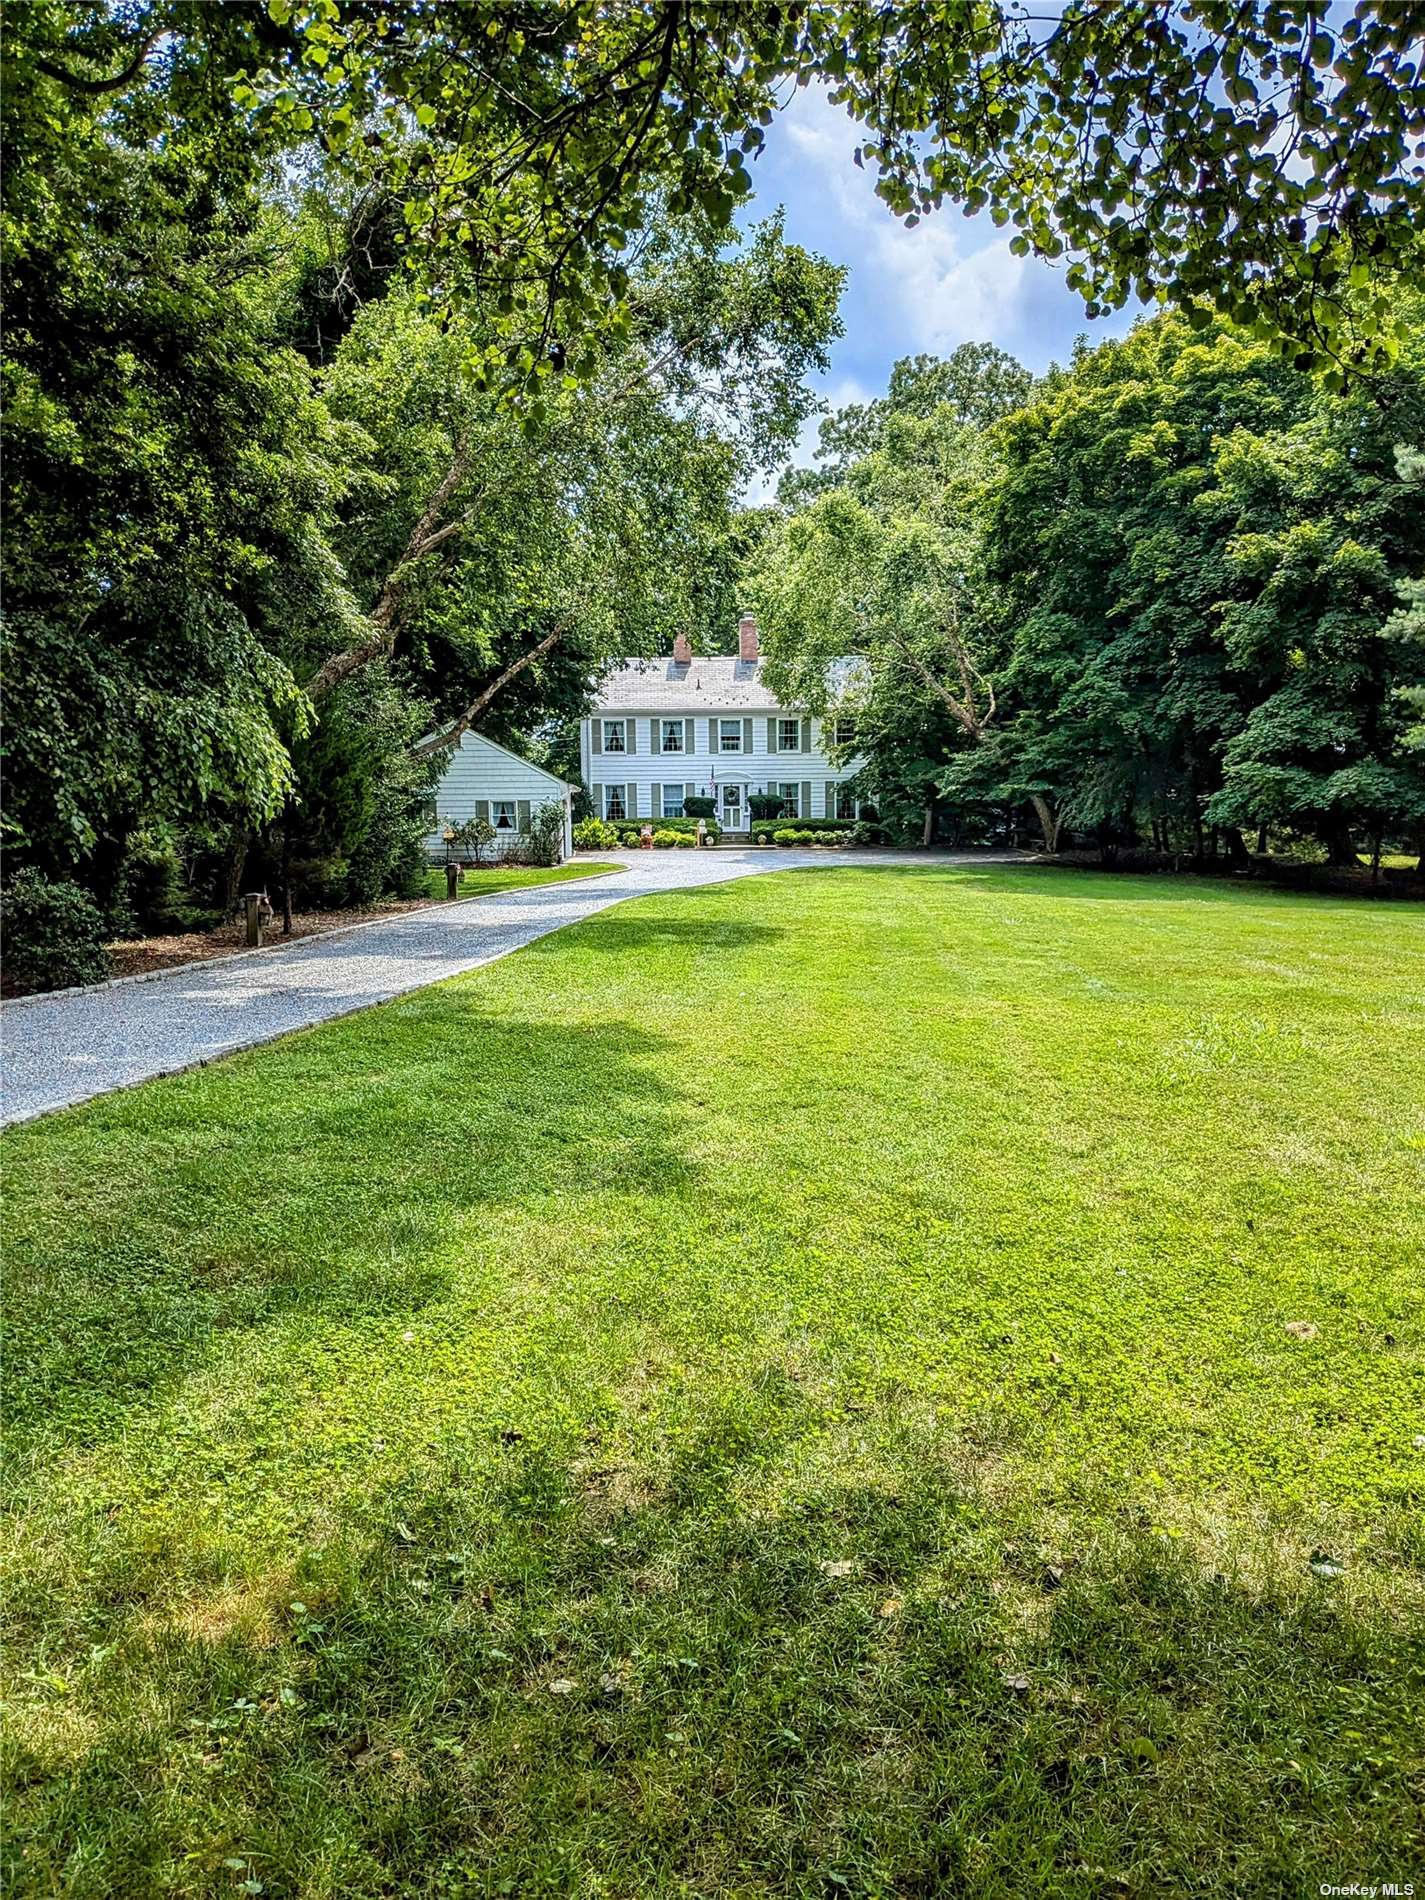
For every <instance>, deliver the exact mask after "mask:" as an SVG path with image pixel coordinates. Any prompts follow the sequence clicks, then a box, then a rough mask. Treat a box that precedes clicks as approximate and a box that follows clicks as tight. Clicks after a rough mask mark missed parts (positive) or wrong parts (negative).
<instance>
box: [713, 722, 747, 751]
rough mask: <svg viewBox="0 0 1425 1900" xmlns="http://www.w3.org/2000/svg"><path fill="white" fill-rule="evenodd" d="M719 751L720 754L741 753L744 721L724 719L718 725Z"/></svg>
mask: <svg viewBox="0 0 1425 1900" xmlns="http://www.w3.org/2000/svg"><path fill="white" fill-rule="evenodd" d="M717 731H718V737H717V749H718V751H719V752H740V751H741V750H742V721H741V720H740V719H723V720H721V721H720V722H719V724H718V729H717Z"/></svg>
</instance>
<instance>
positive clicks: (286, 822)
mask: <svg viewBox="0 0 1425 1900" xmlns="http://www.w3.org/2000/svg"><path fill="white" fill-rule="evenodd" d="M291 934H292V801H291V799H290V798H289V799H288V800H287V802H286V804H285V805H284V806H283V807H282V935H283V936H284V937H290V936H291Z"/></svg>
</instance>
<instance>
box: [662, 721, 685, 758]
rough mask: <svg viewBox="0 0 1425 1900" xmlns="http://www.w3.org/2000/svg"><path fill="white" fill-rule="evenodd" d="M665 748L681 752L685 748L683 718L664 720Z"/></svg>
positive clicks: (667, 750) (665, 749) (666, 750)
mask: <svg viewBox="0 0 1425 1900" xmlns="http://www.w3.org/2000/svg"><path fill="white" fill-rule="evenodd" d="M663 750H664V751H665V752H681V751H682V750H683V722H682V720H681V719H665V720H664V721H663Z"/></svg>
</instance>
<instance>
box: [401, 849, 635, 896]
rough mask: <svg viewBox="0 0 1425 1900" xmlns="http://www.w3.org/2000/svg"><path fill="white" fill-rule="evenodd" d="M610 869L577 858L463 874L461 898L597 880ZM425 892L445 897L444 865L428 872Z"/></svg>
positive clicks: (464, 872) (513, 865)
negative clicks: (582, 879)
mask: <svg viewBox="0 0 1425 1900" xmlns="http://www.w3.org/2000/svg"><path fill="white" fill-rule="evenodd" d="M608 868H609V867H608V865H606V864H586V863H583V862H582V861H581V860H580V859H578V858H568V859H566V860H565V862H564V863H563V864H556V865H554V866H552V867H550V866H541V865H529V864H512V865H511V866H510V867H509V868H508V870H506V869H503V868H500V867H493V868H488V867H487V868H485V869H483V870H479V871H462V872H461V874H460V895H461V896H462V897H490V896H493V895H494V894H495V893H496V892H498V891H519V890H524V889H525V888H527V886H529V885H531V884H562V883H564V881H565V879H566V878H571V877H594V876H596V875H597V874H598V873H599V872H600V871H607V870H608ZM426 890H427V891H428V892H429V894H430V895H431V896H432V897H440V898H443V897H444V896H445V868H444V866H437V867H436V868H434V869H433V870H430V871H427V873H426Z"/></svg>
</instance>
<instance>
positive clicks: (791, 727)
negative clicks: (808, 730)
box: [777, 719, 802, 752]
mask: <svg viewBox="0 0 1425 1900" xmlns="http://www.w3.org/2000/svg"><path fill="white" fill-rule="evenodd" d="M801 749H802V722H801V720H800V719H779V720H778V721H777V750H778V751H779V752H800V751H801Z"/></svg>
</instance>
